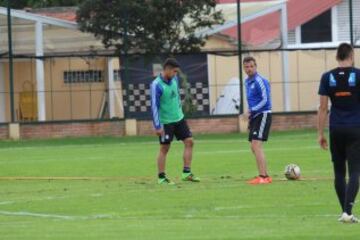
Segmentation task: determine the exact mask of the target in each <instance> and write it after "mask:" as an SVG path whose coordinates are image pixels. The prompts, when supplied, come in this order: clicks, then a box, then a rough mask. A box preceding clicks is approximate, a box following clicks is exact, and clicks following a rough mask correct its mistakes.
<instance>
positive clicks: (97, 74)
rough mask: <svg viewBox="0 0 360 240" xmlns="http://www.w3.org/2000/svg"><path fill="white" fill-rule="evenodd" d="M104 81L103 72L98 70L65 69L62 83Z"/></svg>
mask: <svg viewBox="0 0 360 240" xmlns="http://www.w3.org/2000/svg"><path fill="white" fill-rule="evenodd" d="M100 82H104V77H103V72H102V71H99V70H87V71H65V72H64V83H68V84H69V83H100Z"/></svg>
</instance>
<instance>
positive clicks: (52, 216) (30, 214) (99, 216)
mask: <svg viewBox="0 0 360 240" xmlns="http://www.w3.org/2000/svg"><path fill="white" fill-rule="evenodd" d="M0 215H3V216H17V217H36V218H45V219H49V218H50V219H59V220H67V221H69V220H72V221H73V220H96V219H119V220H125V219H126V220H139V219H141V220H179V219H183V218H192V219H264V218H271V219H273V218H275V219H279V218H289V215H287V214H279V215H277V214H256V215H254V214H253V215H227V216H211V215H209V216H207V215H196V216H194V215H192V214H186V215H183V216H179V217H174V218H167V217H156V216H129V217H121V216H114V215H109V214H96V215H90V216H68V215H59V214H48V213H34V212H26V211H19V212H10V211H0ZM300 217H328V218H330V217H331V218H335V217H338V215H336V214H315V215H297V216H296V218H300Z"/></svg>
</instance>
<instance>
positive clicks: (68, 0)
mask: <svg viewBox="0 0 360 240" xmlns="http://www.w3.org/2000/svg"><path fill="white" fill-rule="evenodd" d="M9 1H10V6H11V8H15V9H23V8H25V7H31V8H44V7H58V6H59V7H61V6H76V5H78V4H80V3H81V2H83V0H16V1H14V0H9ZM7 2H8V0H0V6H3V7H6V6H7Z"/></svg>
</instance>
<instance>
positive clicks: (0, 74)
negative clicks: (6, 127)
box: [0, 62, 6, 123]
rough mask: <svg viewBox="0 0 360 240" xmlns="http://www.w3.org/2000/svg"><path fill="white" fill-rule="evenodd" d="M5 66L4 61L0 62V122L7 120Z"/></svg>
mask: <svg viewBox="0 0 360 240" xmlns="http://www.w3.org/2000/svg"><path fill="white" fill-rule="evenodd" d="M4 70H5V68H4V63H2V62H0V123H3V122H6V116H5V114H6V113H5V108H6V97H5V95H6V94H5V92H6V90H5V76H4V75H5V71H4Z"/></svg>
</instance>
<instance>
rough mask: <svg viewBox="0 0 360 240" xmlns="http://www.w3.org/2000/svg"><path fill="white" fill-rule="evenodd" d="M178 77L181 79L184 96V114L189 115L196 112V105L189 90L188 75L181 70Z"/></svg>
mask: <svg viewBox="0 0 360 240" xmlns="http://www.w3.org/2000/svg"><path fill="white" fill-rule="evenodd" d="M179 75H180V79H181V83H180V85H181V88H182V89H184V91H185V98H184V100H183V105H182V106H183V112H184V114H185V116H191V115H192V114H193V113H195V112H196V108H197V106H196V105H195V104H194V103H193V98H192V95H191V92H190V83H189V81H188V77H187V75H186V74H185V73H183V72H182V71H180V72H179Z"/></svg>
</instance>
